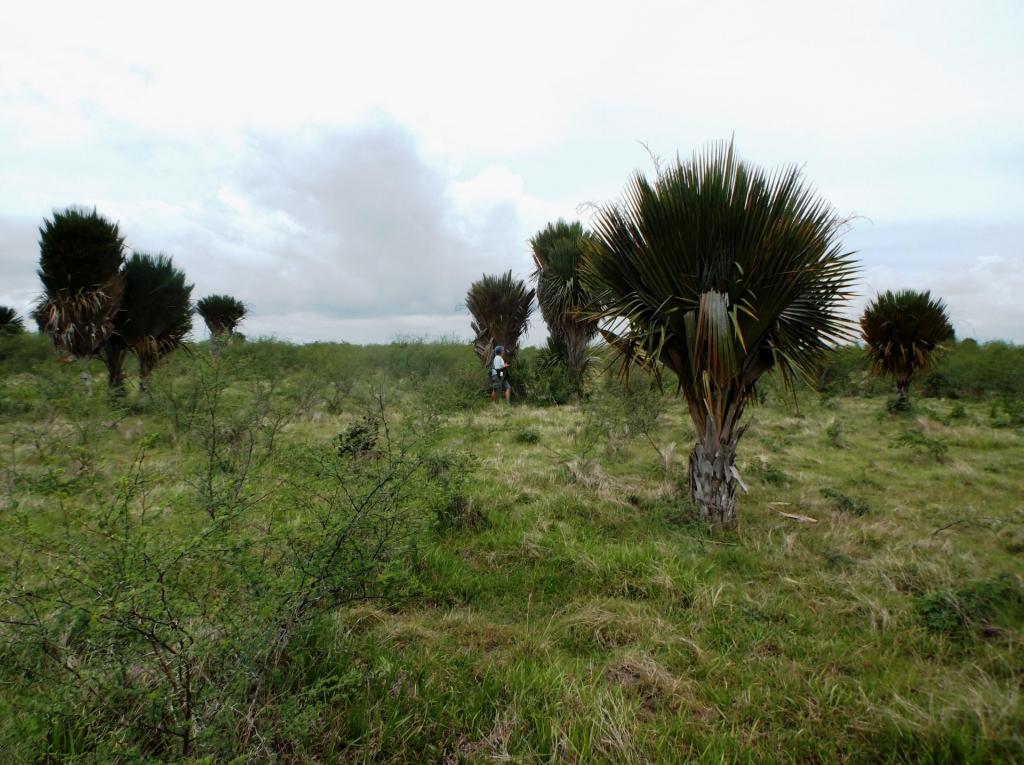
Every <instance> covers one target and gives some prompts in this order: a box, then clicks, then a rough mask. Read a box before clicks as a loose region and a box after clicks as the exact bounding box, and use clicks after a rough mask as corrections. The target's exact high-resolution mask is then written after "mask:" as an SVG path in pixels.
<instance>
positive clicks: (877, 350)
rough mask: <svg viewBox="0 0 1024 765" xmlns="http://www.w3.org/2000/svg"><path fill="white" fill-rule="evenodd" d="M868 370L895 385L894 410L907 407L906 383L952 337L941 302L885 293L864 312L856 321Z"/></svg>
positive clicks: (910, 294) (927, 365)
mask: <svg viewBox="0 0 1024 765" xmlns="http://www.w3.org/2000/svg"><path fill="white" fill-rule="evenodd" d="M860 327H861V331H862V333H863V336H864V342H865V343H867V352H868V358H869V359H870V360H871V367H872V371H873V372H874V373H875V374H876V375H879V376H880V377H881V376H886V375H887V376H890V377H892V378H893V380H894V381H895V383H896V407H897V408H898V409H906V408H907V407H908V406H909V403H910V400H909V398H908V391H909V389H910V381H911V379H912V378H913V376H914V374H915V373H916V372H927V371H928V370H929V369H930V368H931V366H932V364H933V363H934V361H935V359H936V358H937V357H938V355H939V354H940V353H941V352H942V350H943V349H942V345H941V343H943V342H944V341H946V340H949V339H951V338H952V337H953V334H954V333H953V326H952V325H951V324H950V323H949V313H948V311H947V309H946V305H945V303H943V302H942V300H941V299H939V298H932V296H931V293H930V292H916V291H914V290H900V291H898V292H893V291H891V290H887V291H886V292H883V293H881V294H879V295H877V296H876V297H875V299H874V300H873V301H872V302H871V303H870V304H869V305H868V307H867V308H865V309H864V316H863V317H862V318H861V320H860Z"/></svg>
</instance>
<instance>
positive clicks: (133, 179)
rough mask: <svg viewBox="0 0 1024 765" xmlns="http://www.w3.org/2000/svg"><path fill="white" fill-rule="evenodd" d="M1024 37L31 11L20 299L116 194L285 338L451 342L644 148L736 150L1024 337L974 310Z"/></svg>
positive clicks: (873, 28) (16, 130)
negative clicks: (806, 186) (537, 238)
mask: <svg viewBox="0 0 1024 765" xmlns="http://www.w3.org/2000/svg"><path fill="white" fill-rule="evenodd" d="M1022 37H1024V6H1021V5H1020V4H1019V3H1017V2H1012V1H1010V2H992V3H987V4H985V6H984V8H983V9H982V8H980V7H979V6H978V5H977V4H974V3H968V2H955V1H950V2H937V1H932V0H928V1H927V2H925V1H924V0H920V1H918V0H915V1H914V2H901V3H890V2H885V1H884V0H866V1H865V2H862V3H858V4H856V5H850V6H843V5H837V4H834V3H815V2H810V1H809V0H807V1H803V2H801V1H798V0H792V1H786V2H773V3H761V2H738V1H736V0H732V1H730V2H723V3H716V4H707V3H698V2H682V3H677V2H672V3H668V2H638V3H634V4H632V5H631V6H630V7H629V9H628V11H625V10H624V9H623V6H622V5H621V3H617V2H610V0H609V1H606V0H589V1H588V2H582V0H580V1H579V2H564V3H561V2H560V3H541V2H533V1H532V0H530V1H525V2H521V3H516V4H511V5H509V4H505V5H495V4H486V3H479V2H469V0H459V1H458V2H443V3H440V4H437V3H435V4H422V3H421V4H411V3H401V2H379V3H371V4H365V3H364V4H361V5H352V4H345V3H343V4H338V3H326V2H294V3H288V4H282V3H270V2H252V3H247V4H246V5H245V7H244V8H242V7H241V6H239V5H238V4H237V3H232V2H214V1H211V0H207V1H205V2H202V3H200V2H188V1H187V0H182V1H181V2H176V3H173V4H172V3H164V2H153V3H128V2H105V3H100V4H83V3H80V2H39V3H33V4H25V3H23V4H19V5H18V6H17V7H16V8H13V9H11V10H9V11H8V12H7V13H6V14H5V17H4V24H3V25H2V27H0V210H2V211H3V212H4V214H5V215H6V216H7V218H6V219H5V220H7V222H8V223H7V225H8V227H10V226H11V225H14V226H15V229H16V231H15V233H13V234H10V233H9V234H5V233H4V231H3V230H0V238H3V237H6V238H5V239H4V241H11V242H12V244H11V245H10V246H9V247H7V248H6V249H4V250H2V251H0V275H2V276H3V278H4V282H3V283H2V284H0V299H6V300H8V301H9V302H10V301H22V302H24V301H25V300H26V299H27V298H26V296H29V295H30V294H31V293H32V292H33V291H34V289H35V285H34V281H35V277H34V267H35V253H34V239H35V227H36V226H37V225H38V221H39V220H41V218H42V217H43V216H44V215H48V214H49V213H50V211H51V210H52V209H54V208H56V207H64V206H66V205H68V204H75V203H77V204H88V205H92V204H95V205H97V206H98V207H99V208H100V209H101V211H103V212H105V213H106V214H108V215H110V216H112V217H114V218H116V219H119V220H120V221H121V223H122V226H123V228H124V229H125V232H126V233H127V235H128V238H129V243H130V244H131V245H132V246H135V247H139V248H143V249H152V250H165V251H169V252H172V253H173V254H175V255H176V257H177V258H178V259H179V262H181V263H182V264H184V265H185V266H186V267H187V268H188V271H189V273H190V274H191V275H192V277H193V278H194V279H195V280H196V282H197V291H198V292H199V293H200V294H205V293H207V292H211V291H222V292H235V293H244V294H241V295H240V296H242V297H245V298H246V299H248V300H249V301H250V302H251V303H252V304H253V306H254V310H255V311H256V312H255V313H254V315H253V322H256V321H262V320H263V319H257V316H265V317H267V318H268V320H269V317H275V318H274V319H273V321H274V322H277V327H278V331H280V333H281V334H283V335H285V336H290V337H295V338H299V337H306V335H307V334H308V330H309V328H310V327H312V326H321V327H323V331H325V332H335V331H337V332H349V331H352V332H355V333H357V335H358V333H365V335H364V336H365V337H370V336H371V334H372V335H373V336H374V337H376V336H377V335H376V334H374V333H376V332H377V330H376V329H374V330H373V332H370V330H369V329H368V328H367V326H366V325H363V324H359V323H358V322H360V321H372V322H376V324H377V325H380V326H385V325H388V326H392V325H393V326H394V327H398V326H399V325H401V324H402V322H403V321H405V320H404V319H401V318H400V317H402V316H406V317H416V318H415V319H410V321H414V322H424V323H429V322H433V321H437V322H438V326H439V327H441V326H442V325H443V326H444V329H438V330H437V331H434V329H433V328H432V327H429V326H424V328H423V331H424V332H426V333H434V334H439V333H446V332H447V331H448V329H447V324H446V322H445V320H443V319H440V318H436V317H441V316H447V315H448V313H447V312H449V311H454V310H455V306H457V305H458V303H459V302H461V299H462V294H463V293H464V290H465V286H466V285H467V284H468V281H469V280H470V279H472V278H476V277H478V276H479V274H480V273H481V272H484V271H492V272H493V271H501V270H506V269H508V268H511V269H512V270H513V271H514V272H515V273H517V274H520V275H526V274H527V273H528V272H529V269H530V260H529V253H528V249H527V246H526V240H527V238H528V237H529V236H530V235H531V234H532V233H533V232H534V231H536V230H537V229H538V228H540V227H541V226H543V225H544V224H545V223H546V222H547V221H549V220H551V219H553V218H556V217H580V216H579V215H578V214H577V205H578V204H579V203H583V202H591V201H604V200H605V199H607V198H608V197H609V196H613V195H616V194H618V193H619V192H620V191H621V189H622V187H623V184H624V183H625V181H626V177H627V174H628V173H629V172H630V170H632V169H633V167H635V166H636V165H637V164H640V165H643V166H645V167H646V166H648V165H647V163H646V160H645V155H644V154H643V152H642V150H639V149H638V146H637V141H638V140H645V141H648V142H649V143H650V145H651V146H652V148H653V149H654V150H655V151H656V152H658V153H661V154H663V155H665V156H669V155H671V154H673V153H674V152H675V151H677V150H678V151H681V152H682V153H684V154H686V153H688V152H689V151H690V150H691V149H692V148H694V147H696V146H699V145H701V144H702V143H704V142H705V141H707V140H709V139H716V138H722V137H728V136H729V135H732V134H735V136H736V139H737V143H738V146H739V148H740V151H741V152H742V154H743V155H744V156H745V157H747V158H749V159H752V160H755V161H758V162H761V163H763V164H767V165H775V164H778V163H782V162H792V161H796V162H800V163H806V164H805V166H806V169H807V173H808V176H809V178H810V179H811V180H812V181H814V182H815V183H816V184H817V186H818V188H819V189H820V190H821V192H822V193H823V194H824V195H825V196H826V197H828V198H829V199H830V200H832V201H833V203H834V204H835V205H836V206H837V208H838V209H839V210H840V212H843V213H859V214H862V215H865V216H867V217H868V218H870V219H874V220H877V221H880V223H879V224H878V225H877V226H876V227H874V228H872V227H870V226H863V227H861V226H859V228H862V229H865V230H867V231H868V233H867V234H863V233H857V232H855V233H854V234H853V235H852V239H851V240H852V241H853V243H854V246H856V247H857V249H859V250H861V253H862V257H863V258H864V260H865V264H866V268H867V271H866V273H867V275H868V276H869V281H871V282H872V286H873V284H874V283H878V284H883V283H884V284H890V283H891V284H894V285H896V284H900V285H901V286H902V285H903V284H909V285H911V286H917V285H922V286H924V285H928V284H934V285H936V286H935V287H934V288H935V289H936V290H937V291H938V290H939V289H940V287H941V288H942V289H943V290H944V291H946V292H949V293H950V298H949V299H950V304H951V307H953V306H956V305H958V304H961V305H963V306H964V307H963V309H962V312H963V314H964V316H965V318H964V321H969V322H972V323H973V324H974V325H976V326H977V327H979V329H978V334H979V335H982V334H986V333H991V336H996V335H999V334H1000V333H1002V336H1004V337H1012V338H1015V339H1017V340H1024V334H1022V333H1024V329H1022V327H1024V317H1022V315H1021V309H1020V308H1019V307H1018V305H1017V304H1016V302H1014V301H1010V302H1007V301H1005V300H1004V299H1003V298H1001V297H998V294H1001V293H999V292H998V291H999V289H1001V287H999V286H998V285H996V284H993V286H992V290H991V291H992V295H993V296H992V297H991V299H989V300H984V299H978V300H977V301H976V302H964V301H968V296H967V295H966V293H965V294H964V295H963V296H961V297H954V295H955V294H957V290H958V289H961V288H963V284H962V283H961V282H960V280H959V279H958V278H957V276H958V274H960V273H962V272H964V271H965V269H966V271H967V276H966V277H965V281H964V283H966V281H968V280H973V281H974V283H975V284H976V285H977V288H978V289H981V288H983V284H984V279H985V278H987V275H988V274H989V271H986V270H984V269H986V268H988V269H991V268H994V267H995V266H992V265H991V264H992V263H994V262H995V261H983V260H980V259H981V258H984V257H992V258H997V259H1002V260H1001V261H999V262H1004V261H1005V262H1008V263H1010V264H1011V266H1012V264H1013V263H1014V262H1016V261H1017V259H1019V258H1020V256H1021V253H1020V250H1019V248H1016V249H1015V248H1014V245H1013V242H1012V240H1011V239H1010V238H1009V237H1008V236H1007V235H1005V231H1006V230H1007V227H1008V226H1011V225H1012V224H1014V223H1018V222H1019V221H1020V220H1022V219H1024V210H1022V202H1021V200H1022V199H1024V160H1022V158H1024V138H1022V136H1024V100H1022V99H1020V98H1017V97H1015V96H1016V91H1017V90H1018V89H1019V81H1020V76H1021V73H1022V72H1024V49H1022V48H1021V46H1020V44H1019V41H1020V39H1021V38H1022ZM582 217H584V218H585V217H586V216H585V215H584V216H582ZM15 220H16V221H18V222H17V223H16V224H14V223H11V221H15ZM881 221H884V224H883V223H881ZM25 232H28V233H25ZM908 232H909V233H908ZM929 232H932V233H929ZM934 232H940V233H934ZM941 232H945V234H942V233H941ZM946 234H948V236H946ZM1014 236H1016V234H1014ZM996 240H998V241H996ZM979 241H986V242H989V244H990V245H991V250H988V251H985V250H980V249H978V246H977V245H978V242H979ZM0 244H2V242H0ZM984 263H988V264H989V265H984ZM999 267H1000V268H1001V267H1003V266H999ZM976 268H977V269H982V270H981V271H979V272H978V274H977V276H971V274H973V273H974V271H973V270H972V269H976ZM1003 276H1004V277H1005V274H1004V275H1003ZM968 277H969V278H968ZM1006 278H1008V279H1009V281H1010V283H1012V279H1013V278H1015V277H1013V276H1012V275H1011V276H1010V277H1005V278H1004V279H1003V280H1002V281H1001V282H1000V283H1003V282H1004V281H1006ZM944 279H948V281H943V280H944ZM997 281H999V280H997ZM310 310H313V311H315V312H316V314H317V315H318V316H320V317H321V320H322V322H323V323H321V324H317V323H316V322H314V321H313V320H312V319H310V318H309V315H308V314H309V311H310ZM957 310H958V311H959V310H960V309H959V308H957ZM342 321H346V322H349V323H347V324H341V323H339V322H342ZM404 329H405V328H404V325H403V331H404ZM384 331H387V330H384ZM349 339H359V337H356V336H353V337H352V338H349Z"/></svg>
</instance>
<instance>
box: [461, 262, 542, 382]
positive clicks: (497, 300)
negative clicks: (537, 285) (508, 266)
mask: <svg viewBox="0 0 1024 765" xmlns="http://www.w3.org/2000/svg"><path fill="white" fill-rule="evenodd" d="M533 296H534V291H533V290H532V289H529V288H527V286H526V282H524V281H522V280H520V279H513V278H512V272H511V271H506V272H505V273H504V274H501V275H500V276H493V275H489V274H485V275H484V276H483V277H482V278H480V279H479V280H478V281H475V282H473V284H471V285H470V287H469V291H468V292H467V293H466V308H468V309H469V312H470V314H471V315H472V316H473V320H472V321H471V322H470V327H471V328H472V330H473V334H474V343H473V348H474V350H475V351H476V354H477V356H479V357H480V360H481V361H482V362H483V363H484V364H487V363H489V362H490V360H491V356H492V354H493V351H494V347H495V346H498V345H502V346H505V348H506V349H507V350H508V351H509V353H510V354H513V353H515V349H516V347H517V346H518V345H519V339H520V338H521V337H522V335H523V333H525V332H526V328H527V327H528V326H529V323H530V314H531V313H532V312H533Z"/></svg>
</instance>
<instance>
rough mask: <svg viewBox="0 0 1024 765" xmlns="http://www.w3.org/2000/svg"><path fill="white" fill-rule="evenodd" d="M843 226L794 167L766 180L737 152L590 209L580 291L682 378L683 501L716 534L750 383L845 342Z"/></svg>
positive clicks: (622, 345)
mask: <svg viewBox="0 0 1024 765" xmlns="http://www.w3.org/2000/svg"><path fill="white" fill-rule="evenodd" d="M844 223H845V221H844V220H843V219H841V218H839V217H837V216H836V214H835V213H834V212H833V211H832V209H831V207H830V206H829V205H828V204H827V203H826V202H825V201H824V200H822V199H821V198H820V197H818V196H817V195H816V194H815V193H814V192H813V191H812V190H811V189H810V188H809V187H808V186H807V185H806V184H805V183H804V181H803V178H802V176H801V173H800V170H799V169H798V168H796V167H790V168H785V169H782V170H780V171H776V172H774V173H768V172H766V171H764V170H763V169H761V168H759V167H757V166H754V165H750V164H747V163H745V162H742V161H741V160H739V159H738V158H737V157H736V155H735V153H734V150H733V146H732V144H731V143H724V144H720V145H718V146H714V147H711V148H709V149H708V150H706V151H705V152H703V153H698V154H695V155H694V156H693V158H692V159H691V160H690V161H688V162H685V163H684V162H682V161H681V160H679V159H677V160H676V161H675V163H673V164H672V165H671V166H669V167H668V168H667V169H665V170H664V171H660V170H659V172H658V175H657V177H656V178H655V179H654V181H653V182H652V181H648V180H647V179H646V178H645V177H644V176H643V175H642V174H640V173H637V174H636V176H634V178H633V181H632V182H631V183H630V185H629V187H628V188H627V190H626V193H625V196H624V199H623V200H622V201H621V202H620V203H618V204H611V205H607V206H605V207H603V208H601V209H600V210H599V211H598V214H597V217H596V220H595V224H594V228H593V230H594V234H595V241H594V243H593V244H592V245H591V246H590V252H588V253H587V258H586V260H585V262H584V266H583V268H584V272H585V276H586V280H587V283H588V285H589V286H590V287H591V289H592V291H593V293H594V295H595V300H596V302H597V303H598V305H599V306H600V307H601V312H600V314H601V317H602V318H604V319H605V320H607V321H608V322H609V323H610V324H611V325H612V329H611V330H609V331H608V332H609V336H610V337H611V338H613V339H614V343H613V344H614V345H616V346H617V347H618V348H619V350H620V351H622V352H623V353H624V354H625V355H626V357H627V358H628V359H633V360H637V361H639V362H640V363H643V364H646V365H651V364H652V362H660V363H661V364H664V365H665V367H667V368H668V369H669V370H671V371H672V372H673V373H674V374H675V375H676V377H677V378H678V380H679V391H680V392H681V393H682V395H683V397H684V398H685V399H686V404H687V408H688V409H689V412H690V418H691V419H692V420H693V424H694V428H695V430H696V435H697V443H696V445H695V446H694V448H693V452H692V453H691V455H690V463H689V479H690V497H691V498H692V500H693V501H694V502H695V503H696V504H697V505H698V507H699V510H700V515H701V517H702V518H705V519H707V520H710V521H712V522H713V523H715V524H718V525H722V526H729V525H732V524H733V523H735V517H736V516H735V513H736V497H735V491H736V485H737V483H738V480H739V473H738V471H737V470H736V448H737V444H738V442H739V439H740V437H741V436H742V435H743V431H744V427H743V426H742V425H741V424H740V422H741V418H742V415H743V411H744V409H745V407H746V405H747V404H748V403H749V402H750V400H751V398H752V396H753V395H754V392H755V385H756V383H757V381H758V380H759V379H760V378H761V376H762V375H763V374H765V373H766V372H768V371H769V370H770V369H772V368H777V369H778V370H779V371H780V373H781V374H782V379H783V381H784V382H785V383H787V384H791V383H792V382H793V380H794V378H795V377H796V376H798V375H801V376H804V375H806V374H807V373H808V372H809V370H811V369H812V368H813V366H814V365H815V363H816V361H817V360H818V359H819V358H820V357H821V356H822V354H824V353H825V352H826V351H827V350H829V349H830V348H831V347H833V345H834V344H835V343H837V342H838V341H841V340H843V339H846V338H848V337H849V336H850V330H851V328H852V327H851V323H850V322H849V321H847V320H846V319H844V318H842V316H841V315H840V311H839V308H840V304H841V302H842V301H843V300H844V299H845V298H846V297H848V295H849V289H850V285H851V282H852V279H853V274H854V272H855V265H854V261H853V259H852V257H851V256H850V254H849V253H846V252H844V250H843V249H842V245H841V243H840V241H839V234H840V233H841V231H842V230H843V227H844Z"/></svg>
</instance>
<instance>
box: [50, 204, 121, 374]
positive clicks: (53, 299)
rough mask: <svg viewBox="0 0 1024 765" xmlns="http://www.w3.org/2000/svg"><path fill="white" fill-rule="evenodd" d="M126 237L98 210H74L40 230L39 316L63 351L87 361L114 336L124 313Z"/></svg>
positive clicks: (56, 216) (58, 214) (73, 208)
mask: <svg viewBox="0 0 1024 765" xmlns="http://www.w3.org/2000/svg"><path fill="white" fill-rule="evenodd" d="M123 264H124V237H122V236H121V232H120V230H119V229H118V226H117V224H116V223H112V222H111V221H109V220H107V219H106V218H104V217H103V216H101V215H99V214H98V213H97V212H96V210H93V211H92V212H88V211H86V210H82V209H79V208H75V207H70V208H68V209H67V210H64V211H63V212H58V213H54V216H53V220H52V221H51V220H44V221H43V227H42V228H40V229H39V272H38V273H39V279H40V280H41V281H42V283H43V296H42V297H41V298H40V300H39V302H38V304H37V305H36V309H35V311H34V313H33V316H34V318H35V320H36V323H37V324H38V325H39V329H40V331H41V332H44V333H45V334H47V335H50V337H51V338H53V342H54V344H55V345H56V346H57V348H58V349H60V350H62V351H64V352H66V353H68V354H70V355H71V356H74V357H75V358H79V359H84V358H89V357H91V356H93V355H95V354H96V353H97V352H98V351H99V350H100V348H102V347H103V344H104V343H105V342H106V340H107V338H108V337H109V336H110V333H111V332H112V331H113V319H114V315H115V314H116V313H117V311H118V309H120V307H121V299H122V296H123V294H124V281H123V279H122V276H121V266H122V265H123Z"/></svg>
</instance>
